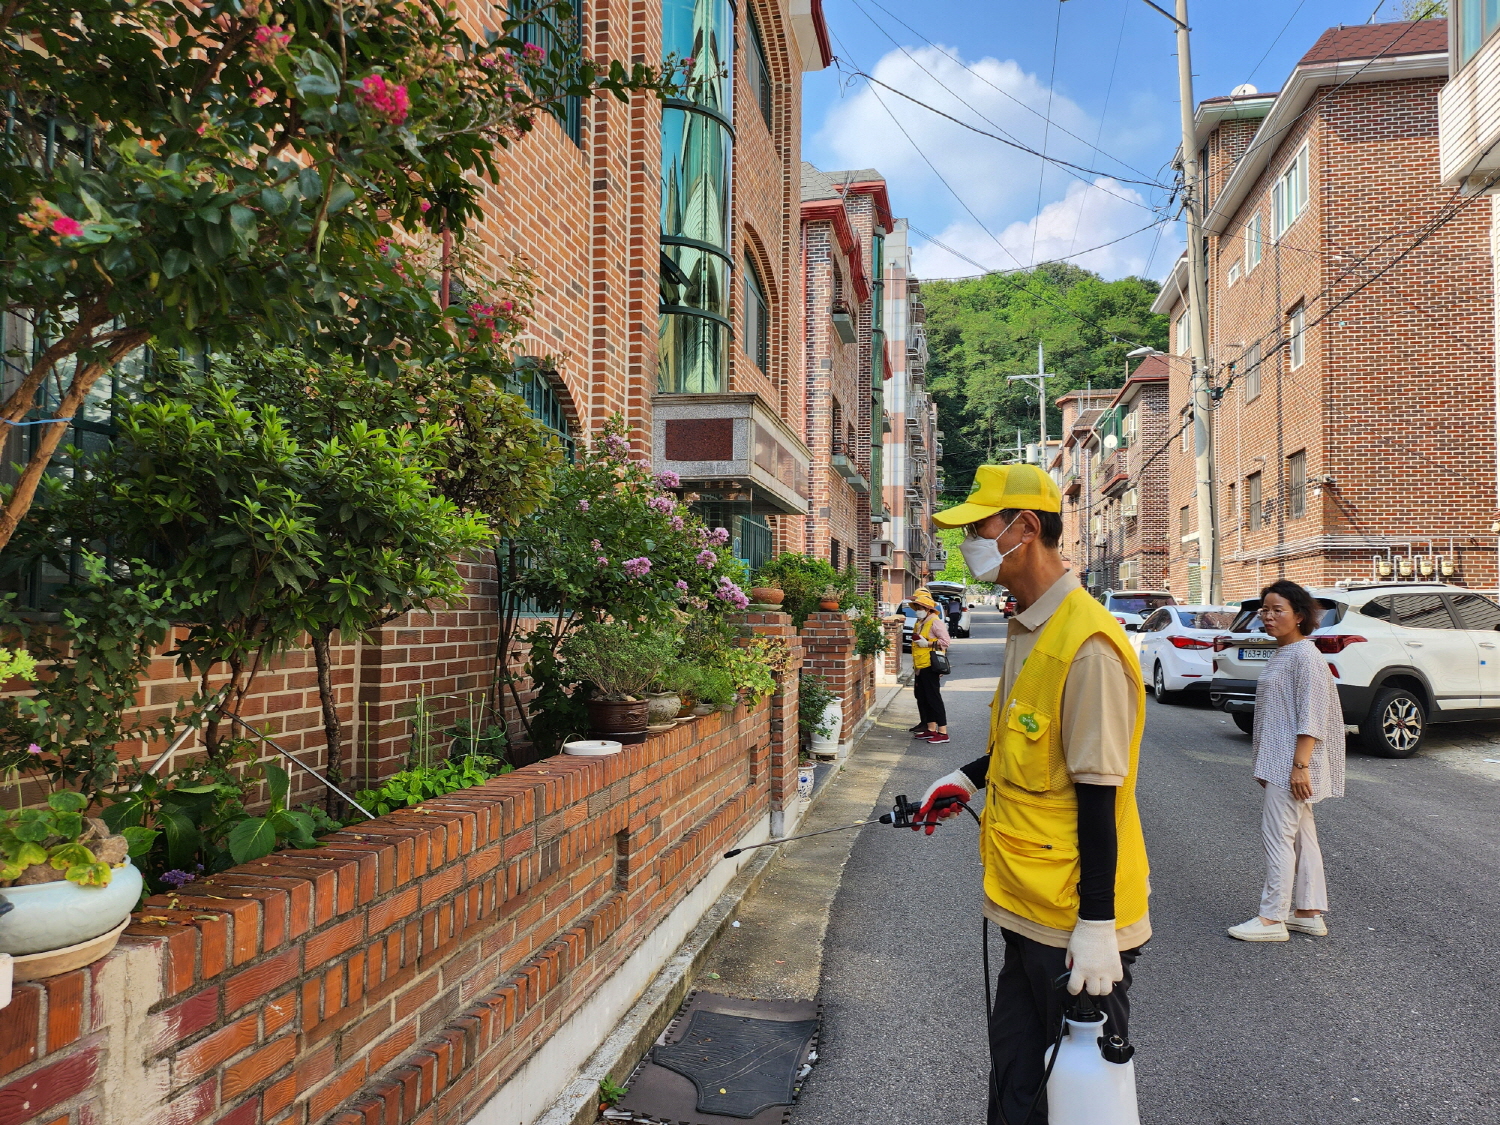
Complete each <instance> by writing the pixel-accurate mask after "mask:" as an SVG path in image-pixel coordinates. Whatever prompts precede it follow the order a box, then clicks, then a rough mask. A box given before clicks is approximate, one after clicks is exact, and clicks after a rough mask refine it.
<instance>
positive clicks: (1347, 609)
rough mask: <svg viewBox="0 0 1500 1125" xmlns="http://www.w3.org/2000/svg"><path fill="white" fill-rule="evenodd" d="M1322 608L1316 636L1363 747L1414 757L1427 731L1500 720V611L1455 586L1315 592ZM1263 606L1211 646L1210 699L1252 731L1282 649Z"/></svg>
mask: <svg viewBox="0 0 1500 1125" xmlns="http://www.w3.org/2000/svg"><path fill="white" fill-rule="evenodd" d="M1308 592H1309V593H1311V594H1312V595H1313V597H1315V598H1317V599H1318V602H1319V603H1320V604H1321V605H1322V606H1323V608H1324V613H1323V620H1322V623H1321V624H1320V625H1319V627H1318V628H1317V629H1316V630H1315V631H1314V632H1313V634H1312V641H1313V643H1314V644H1315V645H1317V646H1318V650H1319V651H1320V652H1322V653H1324V654H1325V655H1326V656H1327V657H1328V667H1329V669H1330V670H1331V671H1332V672H1333V676H1334V681H1335V682H1336V683H1337V684H1338V689H1339V701H1340V702H1341V703H1342V704H1343V708H1344V721H1345V722H1346V723H1350V724H1352V725H1355V726H1357V727H1358V728H1359V735H1360V741H1361V743H1362V744H1363V746H1364V748H1365V749H1366V750H1368V751H1370V752H1371V753H1373V754H1378V755H1380V756H1381V757H1385V758H1408V757H1410V756H1411V755H1413V754H1415V753H1416V752H1417V750H1418V749H1419V748H1420V747H1421V745H1422V739H1423V736H1424V735H1425V734H1426V733H1427V724H1428V723H1451V722H1457V721H1460V720H1464V719H1483V718H1497V717H1500V605H1496V604H1495V603H1494V602H1493V601H1491V600H1490V599H1489V598H1486V597H1483V596H1482V595H1480V594H1476V593H1474V591H1472V590H1465V589H1463V588H1461V587H1458V586H1444V585H1439V584H1435V583H1434V584H1420V585H1419V584H1415V583H1403V584H1401V585H1392V584H1386V585H1381V586H1351V587H1349V588H1347V589H1332V590H1328V589H1323V590H1310V591H1308ZM1259 609H1260V599H1259V598H1251V599H1248V600H1246V601H1245V602H1243V603H1242V604H1241V606H1240V613H1239V616H1238V617H1236V618H1235V621H1234V624H1233V625H1232V626H1230V629H1229V632H1228V633H1227V634H1223V635H1221V636H1219V637H1218V638H1217V639H1216V640H1215V642H1214V678H1213V682H1212V684H1211V685H1210V687H1209V699H1210V701H1211V702H1212V703H1213V705H1214V706H1215V707H1218V708H1220V709H1221V710H1223V711H1226V712H1228V713H1229V714H1230V715H1231V716H1232V717H1233V718H1234V721H1235V724H1236V725H1237V726H1238V727H1239V728H1240V729H1241V730H1243V731H1245V732H1247V733H1248V732H1249V731H1250V730H1251V724H1252V722H1253V716H1254V713H1255V682H1256V680H1257V679H1259V677H1260V670H1261V668H1263V667H1264V666H1265V662H1266V661H1267V660H1269V659H1270V658H1271V653H1272V652H1274V651H1275V649H1276V642H1275V641H1273V640H1272V639H1271V638H1270V637H1269V636H1267V635H1266V634H1265V633H1263V632H1261V631H1260V617H1259V612H1258V611H1259Z"/></svg>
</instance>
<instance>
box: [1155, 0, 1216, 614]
mask: <svg viewBox="0 0 1500 1125" xmlns="http://www.w3.org/2000/svg"><path fill="white" fill-rule="evenodd" d="M1144 2H1145V3H1146V4H1147V6H1149V7H1152V8H1155V9H1156V10H1157V11H1158V12H1160V13H1161V14H1162V15H1164V16H1166V17H1167V19H1169V20H1171V21H1172V22H1173V23H1174V24H1176V25H1177V96H1178V100H1179V101H1180V102H1181V103H1182V106H1181V108H1182V211H1183V218H1184V220H1185V221H1186V225H1187V259H1188V292H1187V294H1186V296H1187V306H1188V350H1189V352H1190V353H1191V357H1190V358H1191V361H1192V369H1191V372H1190V373H1189V377H1188V385H1189V386H1190V387H1191V388H1192V395H1193V453H1194V458H1193V459H1194V462H1195V469H1196V473H1195V475H1196V477H1197V489H1198V513H1197V514H1198V564H1199V567H1200V568H1201V569H1206V570H1207V571H1208V581H1207V583H1205V587H1206V588H1205V589H1204V591H1203V592H1204V593H1205V594H1206V595H1207V597H1206V599H1205V600H1207V601H1208V602H1209V603H1210V604H1212V605H1218V604H1219V602H1221V601H1222V600H1223V587H1224V576H1223V569H1222V567H1221V565H1220V561H1219V513H1218V505H1217V504H1216V503H1215V501H1214V446H1213V395H1212V393H1211V392H1210V390H1209V385H1208V376H1209V370H1208V279H1207V278H1206V277H1205V276H1204V272H1203V184H1202V169H1200V168H1199V167H1198V145H1197V138H1196V137H1195V136H1194V133H1195V130H1194V127H1193V110H1194V108H1195V107H1196V105H1197V103H1196V102H1195V101H1194V100H1193V56H1192V50H1191V48H1190V47H1189V44H1188V32H1189V28H1188V22H1187V18H1188V10H1187V0H1177V14H1176V15H1175V16H1174V15H1173V14H1172V13H1171V12H1169V11H1167V10H1166V9H1165V8H1163V7H1161V6H1160V5H1159V4H1154V3H1152V0H1144Z"/></svg>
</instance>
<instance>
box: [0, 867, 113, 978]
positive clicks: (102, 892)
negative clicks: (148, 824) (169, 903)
mask: <svg viewBox="0 0 1500 1125" xmlns="http://www.w3.org/2000/svg"><path fill="white" fill-rule="evenodd" d="M141 884H142V879H141V873H140V872H139V871H137V870H136V869H135V865H134V864H132V863H131V862H130V861H129V860H128V859H127V860H126V861H125V863H124V865H123V866H121V867H116V868H114V869H113V870H112V871H111V872H110V880H109V885H108V886H107V887H78V886H74V885H73V884H72V883H69V882H68V881H67V880H66V879H60V880H58V881H57V882H55V883H33V884H32V885H31V886H28V887H0V894H3V895H4V896H5V897H6V898H7V899H9V900H10V902H11V903H12V905H13V906H14V907H15V909H14V910H11V911H10V912H9V913H7V914H5V915H3V916H0V953H9V954H11V955H12V956H16V957H19V956H22V955H23V954H27V953H45V952H46V951H48V950H51V949H63V948H65V947H67V946H70V945H78V944H79V943H80V942H85V941H88V940H89V939H90V938H95V937H98V936H99V935H100V934H106V933H108V932H109V931H110V930H113V929H114V928H115V927H116V926H118V925H119V924H120V923H121V922H123V921H124V920H125V919H126V918H128V917H129V916H130V912H131V911H132V910H134V909H135V904H136V902H137V900H139V899H140V897H141Z"/></svg>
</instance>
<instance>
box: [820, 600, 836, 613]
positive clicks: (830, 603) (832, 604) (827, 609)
mask: <svg viewBox="0 0 1500 1125" xmlns="http://www.w3.org/2000/svg"><path fill="white" fill-rule="evenodd" d="M818 608H819V609H821V610H822V611H823V612H824V613H837V612H838V608H839V600H838V598H824V599H823V600H822V601H820V602H819V603H818Z"/></svg>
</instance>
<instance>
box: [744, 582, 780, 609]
mask: <svg viewBox="0 0 1500 1125" xmlns="http://www.w3.org/2000/svg"><path fill="white" fill-rule="evenodd" d="M785 597H786V591H785V590H773V589H772V588H771V587H769V586H755V587H753V588H752V589H751V590H750V600H751V601H752V602H760V603H761V604H762V605H780V604H781V602H782V599H784V598H785Z"/></svg>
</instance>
